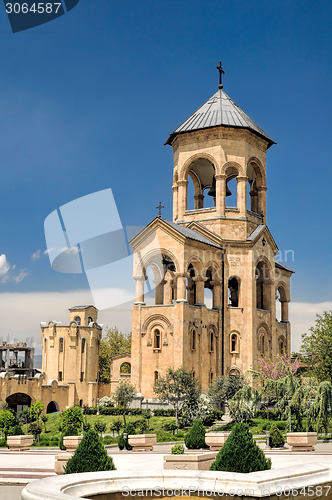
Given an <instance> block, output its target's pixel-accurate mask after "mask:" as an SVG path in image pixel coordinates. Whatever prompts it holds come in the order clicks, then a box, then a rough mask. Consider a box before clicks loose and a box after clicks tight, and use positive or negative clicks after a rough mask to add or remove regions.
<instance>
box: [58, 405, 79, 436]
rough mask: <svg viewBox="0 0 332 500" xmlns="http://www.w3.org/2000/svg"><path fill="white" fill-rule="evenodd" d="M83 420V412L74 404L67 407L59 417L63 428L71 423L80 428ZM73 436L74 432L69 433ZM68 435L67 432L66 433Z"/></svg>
mask: <svg viewBox="0 0 332 500" xmlns="http://www.w3.org/2000/svg"><path fill="white" fill-rule="evenodd" d="M82 422H83V413H82V410H81V408H80V407H79V406H74V407H73V408H67V410H65V411H64V412H63V414H62V417H61V426H62V428H63V429H65V428H66V427H68V426H69V425H73V426H74V427H76V428H77V429H79V430H81V424H82ZM71 435H72V436H75V435H76V434H71ZM67 436H69V434H67Z"/></svg>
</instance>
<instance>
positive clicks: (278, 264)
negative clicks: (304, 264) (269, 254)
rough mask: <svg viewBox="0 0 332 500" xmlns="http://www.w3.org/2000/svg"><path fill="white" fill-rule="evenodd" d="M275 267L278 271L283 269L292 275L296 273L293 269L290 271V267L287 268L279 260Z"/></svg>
mask: <svg viewBox="0 0 332 500" xmlns="http://www.w3.org/2000/svg"><path fill="white" fill-rule="evenodd" d="M275 266H276V268H278V269H283V270H284V271H288V272H290V273H293V274H294V273H295V271H292V270H291V269H289V267H287V266H285V264H281V262H279V261H278V260H276V261H275Z"/></svg>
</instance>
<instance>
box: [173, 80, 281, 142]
mask: <svg viewBox="0 0 332 500" xmlns="http://www.w3.org/2000/svg"><path fill="white" fill-rule="evenodd" d="M211 127H235V128H243V129H247V130H250V131H251V132H254V133H255V134H257V135H258V136H260V137H262V138H263V139H265V140H266V141H267V142H268V143H269V145H270V146H272V144H275V142H274V141H273V140H272V139H271V137H269V136H268V135H267V134H266V133H265V132H264V130H262V129H261V128H260V127H259V126H258V125H257V124H256V123H255V122H254V121H253V120H252V119H251V118H250V117H249V116H248V115H247V114H246V113H245V112H244V111H242V109H241V108H240V107H239V106H238V105H237V104H235V102H234V101H233V100H232V99H231V98H230V97H229V96H228V95H227V94H226V92H224V91H223V90H221V89H219V90H218V91H217V92H216V93H215V94H214V95H213V96H212V97H211V98H210V99H209V100H208V101H206V102H205V103H204V104H203V106H201V107H200V108H199V109H198V110H197V111H195V113H194V114H192V115H191V116H190V117H189V118H188V119H187V120H186V121H185V122H183V123H182V125H180V126H179V127H178V128H177V129H176V130H174V132H173V133H172V134H171V135H170V136H169V138H168V139H167V141H166V144H171V143H172V140H173V139H174V137H175V136H176V135H178V134H183V133H185V132H191V131H193V130H202V129H207V128H211Z"/></svg>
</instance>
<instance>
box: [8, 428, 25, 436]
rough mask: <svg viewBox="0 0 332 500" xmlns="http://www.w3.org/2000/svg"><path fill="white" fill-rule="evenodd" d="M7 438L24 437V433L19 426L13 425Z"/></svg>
mask: <svg viewBox="0 0 332 500" xmlns="http://www.w3.org/2000/svg"><path fill="white" fill-rule="evenodd" d="M8 436H24V431H23V429H22V427H21V426H20V425H14V427H11V428H10V429H9V432H8Z"/></svg>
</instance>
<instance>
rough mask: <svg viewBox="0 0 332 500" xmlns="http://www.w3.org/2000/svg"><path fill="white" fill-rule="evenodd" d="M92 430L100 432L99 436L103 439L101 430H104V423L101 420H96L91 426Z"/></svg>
mask: <svg viewBox="0 0 332 500" xmlns="http://www.w3.org/2000/svg"><path fill="white" fill-rule="evenodd" d="M93 427H94V430H95V431H96V432H98V434H100V438H101V439H103V432H104V433H105V432H106V424H104V423H103V422H96V423H95V425H94V426H93Z"/></svg>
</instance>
